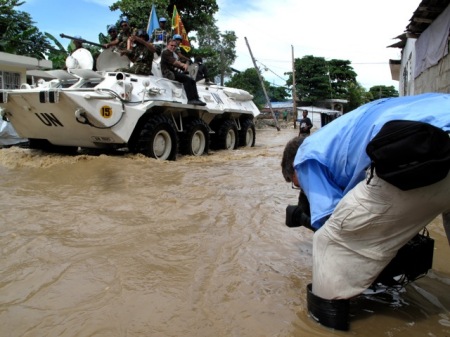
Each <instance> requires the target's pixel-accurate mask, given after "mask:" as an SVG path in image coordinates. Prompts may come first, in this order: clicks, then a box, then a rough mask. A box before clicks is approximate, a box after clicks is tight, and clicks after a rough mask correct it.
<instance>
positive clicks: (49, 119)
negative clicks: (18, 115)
mask: <svg viewBox="0 0 450 337" xmlns="http://www.w3.org/2000/svg"><path fill="white" fill-rule="evenodd" d="M34 115H35V116H36V117H37V118H39V120H40V121H41V122H42V123H43V124H44V125H46V126H62V127H64V125H63V123H61V121H60V120H59V119H58V118H56V116H55V115H54V114H53V113H47V112H36V113H34Z"/></svg>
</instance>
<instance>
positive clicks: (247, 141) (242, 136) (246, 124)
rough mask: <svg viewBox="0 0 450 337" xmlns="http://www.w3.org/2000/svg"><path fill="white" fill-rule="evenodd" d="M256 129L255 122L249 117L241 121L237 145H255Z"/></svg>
mask: <svg viewBox="0 0 450 337" xmlns="http://www.w3.org/2000/svg"><path fill="white" fill-rule="evenodd" d="M255 140H256V131H255V123H253V120H252V119H250V118H246V119H244V120H243V121H242V122H241V130H240V131H239V145H240V146H244V147H253V146H255Z"/></svg>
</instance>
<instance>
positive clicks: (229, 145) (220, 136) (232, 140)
mask: <svg viewBox="0 0 450 337" xmlns="http://www.w3.org/2000/svg"><path fill="white" fill-rule="evenodd" d="M215 131H216V133H215V134H214V135H213V142H212V143H213V147H214V148H215V149H217V150H234V149H237V147H238V145H239V138H238V132H237V127H236V124H235V123H234V121H233V120H231V119H227V120H225V121H223V122H222V123H221V124H219V126H218V128H217V130H215Z"/></svg>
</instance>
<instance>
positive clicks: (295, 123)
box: [291, 45, 297, 129]
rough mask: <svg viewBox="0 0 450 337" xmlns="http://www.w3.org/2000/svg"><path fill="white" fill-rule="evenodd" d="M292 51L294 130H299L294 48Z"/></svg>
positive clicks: (292, 47)
mask: <svg viewBox="0 0 450 337" xmlns="http://www.w3.org/2000/svg"><path fill="white" fill-rule="evenodd" d="M291 49H292V115H293V116H294V129H297V92H296V90H295V61H294V46H292V45H291Z"/></svg>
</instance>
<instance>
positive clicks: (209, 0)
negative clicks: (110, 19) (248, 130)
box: [109, 0, 219, 34]
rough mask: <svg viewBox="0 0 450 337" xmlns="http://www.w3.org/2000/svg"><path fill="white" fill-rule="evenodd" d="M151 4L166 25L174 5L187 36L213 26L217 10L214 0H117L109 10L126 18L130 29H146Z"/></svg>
mask: <svg viewBox="0 0 450 337" xmlns="http://www.w3.org/2000/svg"><path fill="white" fill-rule="evenodd" d="M152 3H153V4H155V7H156V11H157V13H158V17H166V18H167V19H168V21H169V23H168V24H170V20H171V18H172V14H173V6H174V5H176V7H177V11H178V14H180V16H181V20H182V21H183V25H184V28H186V32H187V33H188V34H189V32H190V31H192V30H196V29H197V28H198V27H200V26H203V25H211V24H214V14H215V13H217V11H218V10H219V6H218V5H217V2H216V0H190V1H173V0H154V1H153V2H152V1H141V0H118V1H116V2H114V3H113V4H112V5H111V6H110V7H109V8H110V9H111V11H115V10H120V11H121V12H122V13H123V15H125V16H127V17H128V19H129V21H130V24H131V26H132V27H136V28H146V27H147V23H148V17H149V15H150V11H151V9H152Z"/></svg>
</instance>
